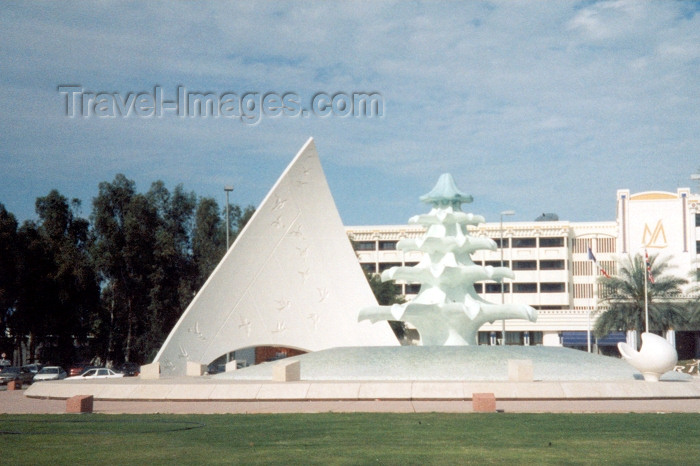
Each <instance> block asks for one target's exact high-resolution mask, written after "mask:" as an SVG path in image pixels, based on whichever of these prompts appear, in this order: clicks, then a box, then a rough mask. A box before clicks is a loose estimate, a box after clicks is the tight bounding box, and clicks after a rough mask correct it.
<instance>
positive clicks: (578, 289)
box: [574, 283, 593, 299]
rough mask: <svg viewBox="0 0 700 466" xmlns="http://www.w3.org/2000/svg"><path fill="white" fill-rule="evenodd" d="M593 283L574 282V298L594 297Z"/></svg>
mask: <svg viewBox="0 0 700 466" xmlns="http://www.w3.org/2000/svg"><path fill="white" fill-rule="evenodd" d="M592 297H593V285H592V284H589V283H574V299H576V298H579V299H581V298H592Z"/></svg>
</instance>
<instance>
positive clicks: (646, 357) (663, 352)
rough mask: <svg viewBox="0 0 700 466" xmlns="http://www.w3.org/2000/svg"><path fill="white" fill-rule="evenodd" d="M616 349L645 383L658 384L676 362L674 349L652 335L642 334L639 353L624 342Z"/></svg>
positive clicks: (662, 339) (676, 357)
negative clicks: (639, 373) (640, 374)
mask: <svg viewBox="0 0 700 466" xmlns="http://www.w3.org/2000/svg"><path fill="white" fill-rule="evenodd" d="M617 349H619V350H620V354H621V355H622V357H623V358H625V360H626V361H627V362H628V363H629V364H630V365H631V366H632V367H634V368H635V369H637V370H638V371H639V372H641V373H642V375H643V376H644V380H646V381H647V382H658V381H659V378H660V377H661V376H662V375H663V374H664V373H666V372H668V371H670V370H671V369H673V367H674V366H675V365H676V363H677V362H678V353H677V352H676V348H674V347H673V345H672V344H671V343H669V342H668V341H667V340H666V339H665V338H662V337H660V336H658V335H656V334H654V333H648V332H645V333H642V347H641V348H640V349H639V351H637V350H636V349H634V348H633V347H631V346H630V345H628V344H627V343H625V342H620V343H618V344H617Z"/></svg>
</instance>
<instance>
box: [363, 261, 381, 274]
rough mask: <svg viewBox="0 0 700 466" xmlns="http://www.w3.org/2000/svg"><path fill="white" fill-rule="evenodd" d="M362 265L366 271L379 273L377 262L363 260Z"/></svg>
mask: <svg viewBox="0 0 700 466" xmlns="http://www.w3.org/2000/svg"><path fill="white" fill-rule="evenodd" d="M360 265H361V266H362V270H364V272H365V273H377V264H375V263H370V262H362V263H360Z"/></svg>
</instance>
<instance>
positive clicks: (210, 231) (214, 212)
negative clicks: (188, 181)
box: [192, 197, 226, 290]
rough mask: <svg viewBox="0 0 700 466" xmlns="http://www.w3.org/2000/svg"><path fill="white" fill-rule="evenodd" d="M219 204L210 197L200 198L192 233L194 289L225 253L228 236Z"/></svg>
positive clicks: (198, 286)
mask: <svg viewBox="0 0 700 466" xmlns="http://www.w3.org/2000/svg"><path fill="white" fill-rule="evenodd" d="M224 235H225V233H224V223H223V221H222V217H221V216H220V215H219V205H218V204H217V203H216V201H215V200H214V199H212V198H210V197H203V198H201V199H199V203H198V204H197V211H196V213H195V222H194V232H193V235H192V253H193V259H194V264H195V267H196V278H195V283H194V287H195V288H194V289H195V290H198V289H199V288H201V286H202V285H203V284H204V282H205V281H206V279H207V277H209V275H210V274H211V272H212V271H213V270H214V268H215V267H216V265H217V264H218V263H219V261H220V260H221V258H222V257H223V255H224V252H225V249H226V246H225V244H224V243H225V242H226V238H225V236H224Z"/></svg>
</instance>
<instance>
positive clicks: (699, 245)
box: [695, 241, 700, 254]
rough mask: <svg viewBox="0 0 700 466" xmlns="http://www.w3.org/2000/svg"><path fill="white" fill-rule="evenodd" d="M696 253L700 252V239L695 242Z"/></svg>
mask: <svg viewBox="0 0 700 466" xmlns="http://www.w3.org/2000/svg"><path fill="white" fill-rule="evenodd" d="M695 254H700V241H696V242H695Z"/></svg>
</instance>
